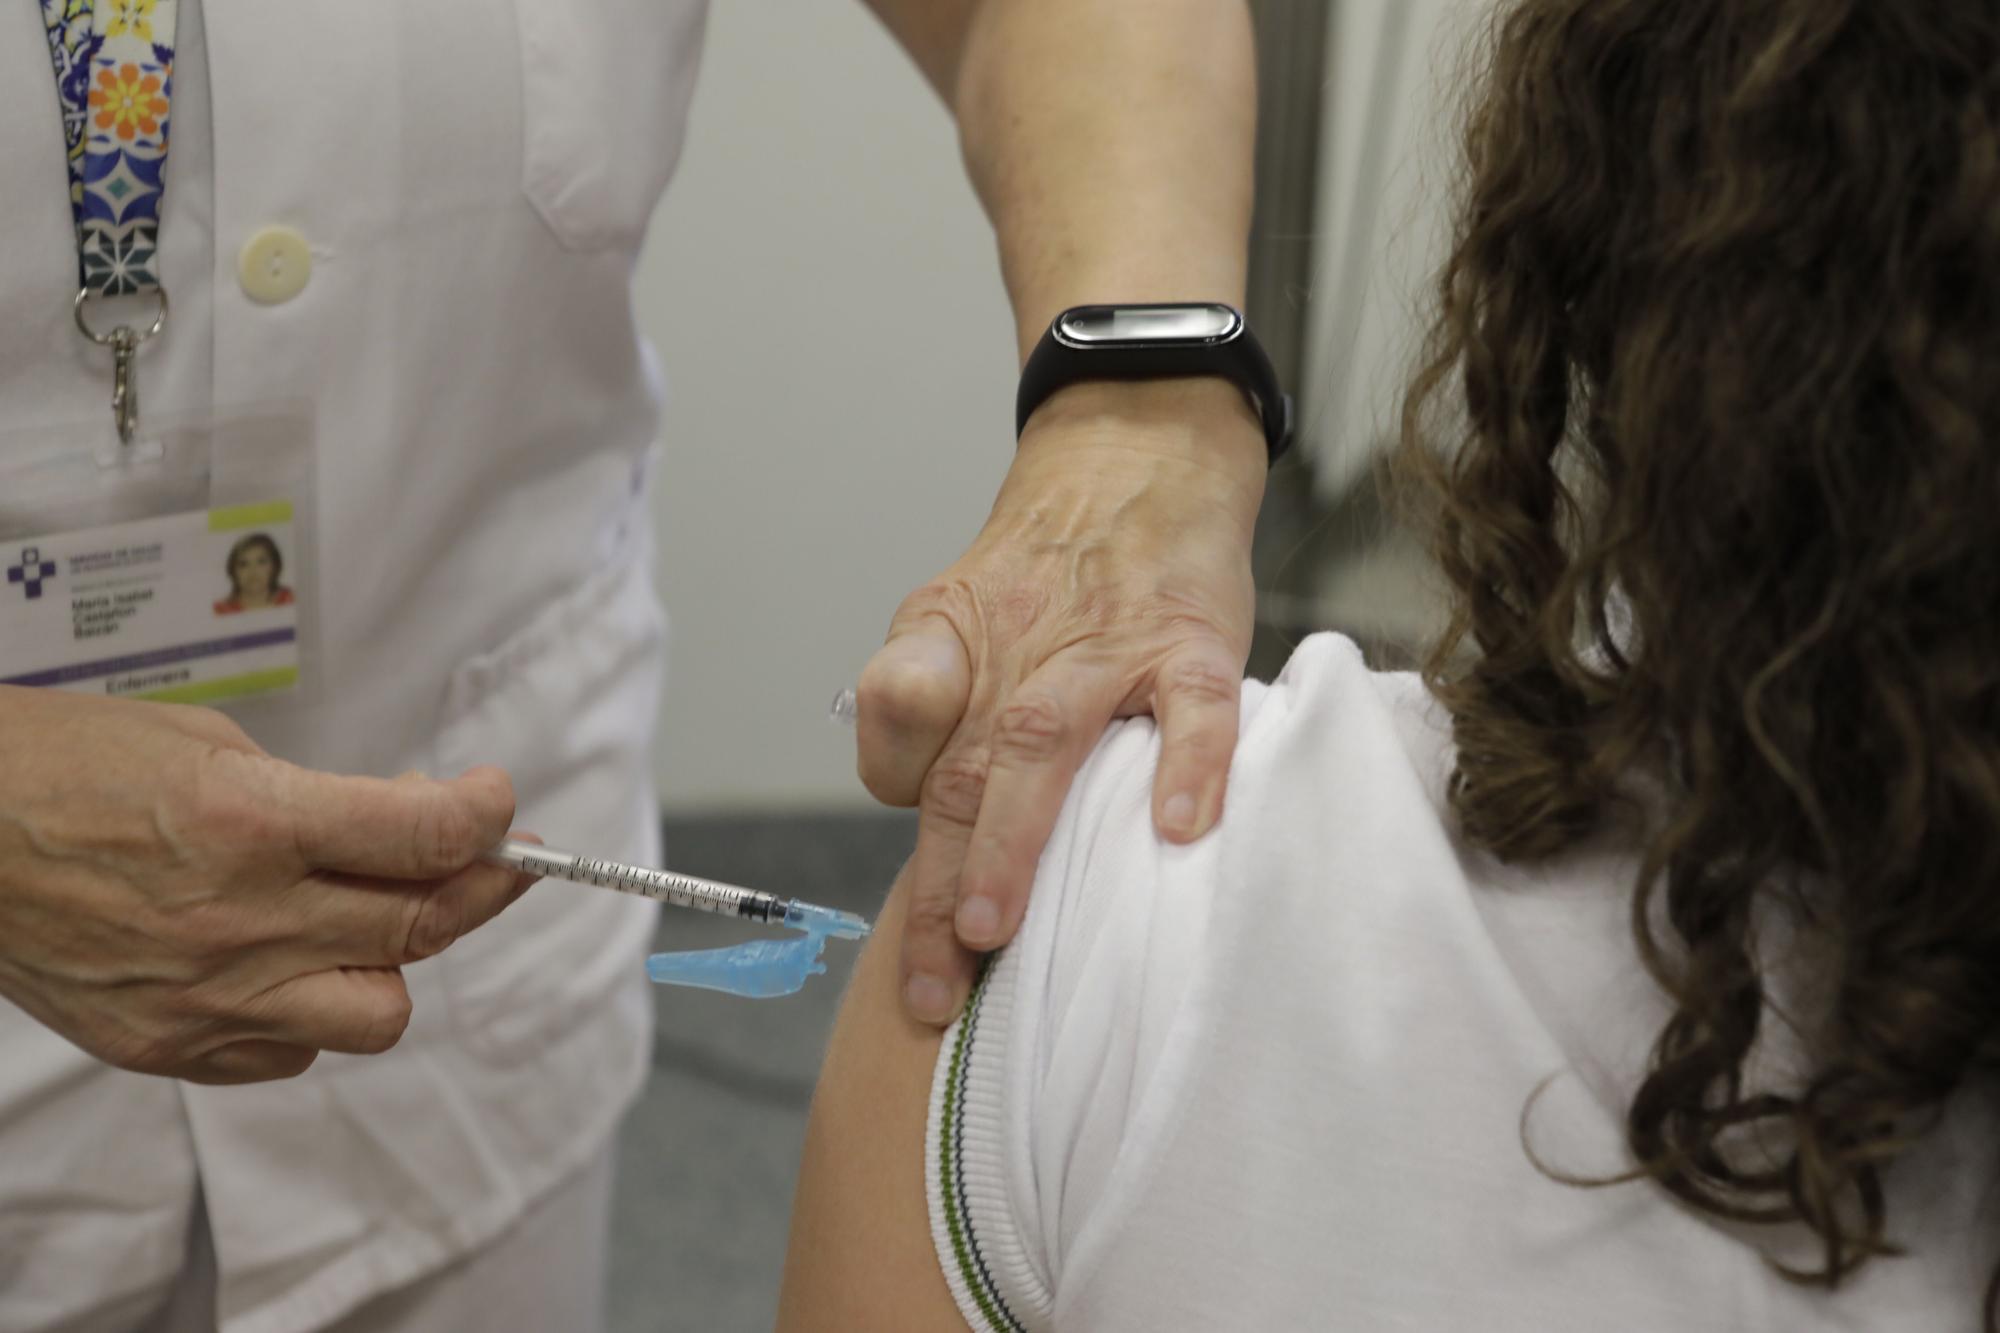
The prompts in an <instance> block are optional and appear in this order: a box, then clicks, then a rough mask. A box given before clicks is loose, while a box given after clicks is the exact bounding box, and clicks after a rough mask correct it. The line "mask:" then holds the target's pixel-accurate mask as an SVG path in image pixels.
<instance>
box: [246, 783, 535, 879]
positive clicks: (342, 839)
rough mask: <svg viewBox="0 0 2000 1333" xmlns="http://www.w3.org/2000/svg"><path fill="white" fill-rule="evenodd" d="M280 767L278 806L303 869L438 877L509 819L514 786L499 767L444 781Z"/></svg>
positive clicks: (488, 842) (458, 866)
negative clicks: (287, 825) (289, 824)
mask: <svg viewBox="0 0 2000 1333" xmlns="http://www.w3.org/2000/svg"><path fill="white" fill-rule="evenodd" d="M282 772H283V773H284V777H283V779H281V780H280V781H279V782H278V784H277V786H278V793H277V795H278V803H279V806H280V808H281V809H282V810H283V811H284V812H285V813H286V815H287V816H288V817H289V818H290V821H291V824H292V836H293V840H294V842H295V844H296V845H297V847H298V850H299V855H300V856H301V857H302V858H303V859H304V860H305V863H306V868H307V869H309V870H332V871H339V872H341V873H344V874H350V875H376V876H380V877H382V878H385V879H441V878H443V877H444V876H447V875H452V874H456V873H457V872H458V871H460V870H463V869H464V868H465V867H466V866H468V865H470V864H472V862H473V861H475V860H477V859H478V857H479V855H480V853H482V852H484V851H485V850H486V849H487V848H489V847H491V846H493V845H494V844H495V843H497V842H499V841H500V840H501V839H502V838H504V837H506V836H507V828H508V825H510V824H511V823H512V822H513V819H514V784H513V782H512V781H510V780H509V779H508V777H507V774H506V773H505V772H503V771H502V770H500V769H498V768H492V767H484V768H474V769H470V770H468V771H467V772H465V773H463V774H461V775H460V776H458V777H456V778H453V779H452V780H451V781H449V782H437V781H434V780H432V779H429V778H424V777H418V776H415V775H405V776H403V777H400V778H397V779H395V780H393V781H391V780H389V779H386V778H355V777H341V776H336V775H334V774H331V773H319V772H315V771H313V770H311V769H304V768H291V767H287V768H285V769H283V770H282Z"/></svg>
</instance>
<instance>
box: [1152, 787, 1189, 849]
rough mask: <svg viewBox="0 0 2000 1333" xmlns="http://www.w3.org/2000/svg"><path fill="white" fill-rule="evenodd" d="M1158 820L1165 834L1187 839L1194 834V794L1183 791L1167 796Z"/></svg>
mask: <svg viewBox="0 0 2000 1333" xmlns="http://www.w3.org/2000/svg"><path fill="white" fill-rule="evenodd" d="M1160 818H1161V822H1163V823H1164V824H1165V825H1166V827H1167V832H1169V833H1173V834H1177V835H1179V836H1180V837H1183V838H1185V837H1188V836H1189V835H1190V834H1192V833H1193V832H1194V793H1193V792H1186V791H1184V792H1177V793H1175V794H1174V795H1172V796H1169V797H1168V798H1167V804H1166V806H1165V807H1164V808H1163V809H1162V810H1161V811H1160Z"/></svg>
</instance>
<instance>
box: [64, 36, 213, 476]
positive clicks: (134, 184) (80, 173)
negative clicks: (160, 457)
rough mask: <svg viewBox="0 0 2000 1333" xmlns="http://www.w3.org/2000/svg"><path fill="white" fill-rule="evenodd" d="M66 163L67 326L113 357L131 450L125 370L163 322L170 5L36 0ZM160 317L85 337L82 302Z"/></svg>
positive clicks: (133, 389)
mask: <svg viewBox="0 0 2000 1333" xmlns="http://www.w3.org/2000/svg"><path fill="white" fill-rule="evenodd" d="M39 3H40V4H41V7H42V23H43V26H44V27H45V28H47V30H48V38H49V55H50V57H51V59H52V60H53V62H54V65H55V78H56V95H57V97H58V99H59V100H60V101H61V103H62V128H63V142H64V145H65V147H66V148H67V149H68V151H69V206H70V213H71V215H72V216H73V217H74V218H75V220H76V262H77V275H78V284H79V285H78V288H77V293H76V302H75V314H76V326H77V327H78V328H79V329H81V330H82V331H83V334H84V336H85V337H87V338H89V339H90V340H91V341H92V342H95V343H98V344H99V345H101V346H105V347H109V348H110V349H111V355H112V388H111V411H112V415H113V417H114V418H115V419H116V420H117V423H118V438H119V439H121V440H123V441H125V442H127V443H130V442H131V439H132V434H133V432H134V431H135V430H136V429H137V428H138V422H139V393H138V385H137V383H136V381H135V380H134V379H133V375H132V359H133V357H134V356H135V355H136V354H137V353H138V350H139V344H141V343H143V342H145V341H146V340H147V339H148V338H151V337H153V336H154V335H155V334H157V333H158V332H159V331H160V329H161V328H162V327H164V326H165V324H166V322H167V293H166V289H165V288H164V287H162V286H160V279H159V274H158V272H157V265H158V263H159V246H160V196H161V192H162V190H163V189H164V188H165V186H166V170H167V107H168V102H169V99H171V97H172V96H173V70H174V24H175V20H176V18H177V17H178V16H179V15H178V11H179V0H39ZM147 295H151V296H154V297H156V298H157V299H158V301H159V314H158V316H157V317H156V318H155V319H154V320H153V322H152V324H151V325H150V326H148V327H146V328H144V329H138V328H134V327H133V326H131V325H129V324H120V325H119V326H118V327H117V328H115V329H113V330H111V332H109V333H100V332H98V331H96V330H95V329H93V328H92V327H91V325H90V320H89V317H88V314H87V307H88V306H89V304H90V302H91V301H93V300H96V299H99V298H102V297H109V296H147Z"/></svg>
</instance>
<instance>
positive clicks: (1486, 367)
mask: <svg viewBox="0 0 2000 1333" xmlns="http://www.w3.org/2000/svg"><path fill="white" fill-rule="evenodd" d="M1482 58H1483V62H1484V68H1483V69H1482V70H1481V75H1482V77H1481V78H1480V79H1479V80H1478V81H1477V84H1476V86H1477V88H1478V90H1479V91H1478V98H1479V100H1478V105H1477V107H1476V109H1475V110H1473V112H1472V113H1471V119H1470V124H1469V128H1468V130H1467V133H1466V138H1465V150H1466V156H1467V163H1466V165H1467V167H1468V168H1469V172H1468V175H1469V180H1468V182H1467V185H1466V193H1465V199H1464V203H1463V206H1462V209H1461V211H1460V213H1459V217H1458V223H1457V230H1456V235H1455V241H1454V245H1453V250H1452V253H1451V257H1450V259H1449V262H1448V264H1447V265H1446V268H1445V270H1444V272H1443V275H1442V277H1441V280H1440V295H1441V297H1442V311H1441V313H1440V315H1439V317H1438V320H1437V323H1436V326H1435V328H1434V330H1433V333H1432V342H1431V346H1430V350H1429V352H1428V354H1427V356H1426V359H1425V364H1424V367H1423V369H1422V370H1421V372H1420V373H1419V375H1418V377H1417V379H1416V381H1415V383H1414V384H1413V386H1412V388H1411V390H1410V394H1409V397H1408V399H1407V401H1406V404H1405V411H1404V448H1403V450H1402V459H1403V461H1404V462H1405V463H1408V464H1411V465H1413V466H1414V467H1415V468H1416V470H1417V471H1418V472H1419V473H1421V474H1422V475H1423V476H1424V477H1425V478H1426V479H1427V480H1428V482H1429V483H1430V486H1429V490H1430V492H1431V499H1432V503H1433V505H1434V508H1435V512H1434V514H1433V515H1432V517H1433V518H1434V520H1435V522H1436V529H1435V530H1436V533H1437V549H1438V554H1439V557H1440V560H1441V563H1442V567H1443V570H1444V572H1445V575H1446V577H1447V579H1448V582H1449V585H1450V591H1451V594H1452V601H1453V615H1452V619H1451V623H1450V626H1449V629H1448V631H1447V633H1446V635H1445V636H1444V638H1443V640H1442V641H1441V643H1440V644H1439V645H1438V646H1437V649H1436V650H1435V652H1434V654H1433V655H1432V657H1431V658H1430V660H1429V663H1428V667H1427V677H1428V680H1429V683H1430V686H1431V688H1432V690H1433V691H1434V692H1435V694H1436V695H1437V696H1438V697H1439V698H1440V699H1441V700H1442V701H1443V702H1444V704H1445V705H1446V706H1447V707H1448V709H1449V710H1450V712H1451V715H1452V718H1453V723H1454V731H1455V735H1456V739H1457V744H1458V765H1457V771H1456V774H1455V775H1454V779H1453V790H1452V802H1453V808H1454V811H1455V814H1456V817H1457V818H1458V819H1459V820H1460V821H1461V822H1462V825H1463V828H1464V830H1465V832H1466V834H1467V835H1468V836H1469V837H1470V838H1471V839H1473V840H1474V841H1476V842H1477V843H1479V844H1481V845H1483V846H1485V847H1487V848H1489V849H1490V850H1492V851H1493V852H1494V853H1496V854H1497V855H1499V856H1500V857H1502V858H1504V859H1507V860H1515V861H1519V860H1535V859H1540V858H1544V857H1548V856H1551V855H1553V854H1555V853H1557V852H1559V851H1561V850H1563V849H1565V848H1567V847H1569V846H1571V845H1572V844H1574V843H1575V842H1576V841H1577V840H1578V839H1579V838H1580V837H1582V836H1583V835H1585V834H1586V833H1588V832H1591V831H1593V830H1595V829H1598V828H1601V827H1604V826H1606V824H1607V823H1608V822H1609V821H1612V820H1625V819H1631V820H1632V821H1633V822H1632V823H1631V825H1630V827H1631V828H1632V829H1634V830H1635V833H1636V836H1637V837H1638V838H1639V839H1640V842H1641V845H1642V846H1643V848H1644V854H1643V857H1642V859H1641V865H1640V872H1639V878H1638V884H1637V886H1636V891H1635V894H1634V903H1633V922H1634V929H1635V931H1636V933H1637V936H1638V941H1639V948H1640V952H1641V955H1642V957H1643V958H1644V960H1645V962H1646V965H1647V966H1648V968H1649V969H1650V970H1651V971H1652V973H1653V975H1654V976H1655V977H1656V978H1657V980H1658V981H1659V983H1660V984H1661V986H1662V987H1663V988H1664V989H1665V991H1666V992H1667V994H1668V996H1669V997H1670V999H1671V1000H1672V1002H1673V1004H1674V1006H1675V1008H1676V1012H1675V1014H1674V1016H1673V1017H1672V1019H1671V1021H1669V1022H1668V1024H1667V1025H1666V1027H1665V1030H1664V1031H1662V1032H1661V1034H1660V1036H1659V1038H1658V1041H1657V1043H1656V1045H1655V1047H1654V1050H1653V1055H1652V1060H1651V1064H1650V1066H1649V1071H1648V1074H1647V1076H1646V1077H1645V1079H1644V1081H1643V1084H1642V1085H1641V1086H1640V1088H1639V1089H1638V1091H1637V1093H1636V1095H1635V1097H1634V1099H1633V1102H1632V1104H1631V1107H1630V1109H1629V1113H1628V1116H1627V1131H1628V1136H1629V1141H1630V1146H1631V1148H1632V1150H1633V1153H1634V1155H1635V1158H1636V1160H1637V1162H1638V1163H1639V1171H1638V1172H1637V1173H1635V1174H1643V1175H1645V1176H1650V1177H1652V1178H1653V1179H1655V1180H1657V1181H1658V1182H1659V1183H1660V1184H1661V1185H1663V1186H1664V1187H1666V1188H1667V1189H1668V1190H1670V1191H1672V1192H1673V1193H1674V1194H1675V1195H1677V1196H1679V1197H1680V1198H1682V1199H1683V1200H1685V1201H1687V1202H1688V1203H1690V1204H1692V1205H1694V1206H1695V1207H1697V1208H1699V1209H1701V1210H1703V1211H1705V1212H1708V1213H1710V1214H1714V1215H1720V1216H1724V1217H1728V1218H1733V1219H1743V1220H1751V1221H1759V1222H1779V1221H1803V1222H1804V1223H1805V1224H1806V1225H1808V1226H1809V1227H1810V1228H1811V1229H1812V1231H1813V1232H1814V1233H1815V1234H1816V1236H1817V1237H1818V1238H1819V1240H1820V1241H1821V1243H1822V1244H1821V1257H1820V1261H1819V1262H1818V1264H1817V1265H1816V1267H1814V1268H1813V1269H1811V1270H1809V1271H1806V1272H1797V1273H1791V1275H1792V1276H1794V1277H1797V1278H1798V1279H1799V1280H1805V1281H1813V1282H1818V1283H1822V1284H1824V1285H1826V1286H1829V1287H1832V1286H1836V1285H1838V1284H1839V1283H1840V1281H1841V1280H1842V1278H1843V1277H1845V1276H1846V1275H1848V1274H1850V1273H1851V1272H1852V1271H1853V1270H1854V1268H1855V1267H1856V1266H1857V1265H1858V1264H1860V1263H1862V1262H1864V1261H1865V1260H1866V1259H1867V1258H1868V1257H1869V1256H1871V1255H1877V1254H1884V1253H1892V1252H1893V1251H1894V1247H1893V1245H1892V1244H1891V1243H1890V1238H1889V1235H1888V1232H1887V1221H1888V1219H1887V1216H1886V1214H1887V1207H1886V1203H1885V1192H1884V1188H1883V1182H1884V1178H1885V1173H1886V1172H1887V1171H1888V1170H1889V1169H1890V1168H1891V1166H1892V1164H1893V1163H1894V1161H1895V1160H1896V1158H1897V1157H1898V1155H1899V1154H1900V1153H1901V1152H1903V1151H1904V1150H1905V1149H1906V1148H1907V1147H1908V1146H1909V1145H1910V1144H1911V1143H1912V1142H1914V1141H1915V1139H1916V1138H1917V1137H1918V1136H1919V1135H1920V1134H1921V1133H1922V1132H1923V1127H1924V1125H1925V1124H1926V1123H1927V1121H1928V1120H1930V1119H1932V1118H1934V1117H1935V1116H1936V1115H1937V1114H1939V1113H1940V1112H1941V1111H1942V1108H1943V1107H1944V1104H1945V1103H1946V1101H1947V1099H1949V1098H1951V1097H1952V1095H1953V1093H1954V1091H1955V1090H1957V1089H1959V1088H1960V1087H1961V1085H1963V1084H1965V1083H1966V1082H1967V1081H1968V1080H1969V1079H1971V1078H1975V1077H1978V1078H1984V1077H1985V1076H1986V1075H1987V1074H1988V1073H1990V1071H1991V1070H1992V1069H1993V1067H1994V1065H1995V1057H1996V1055H2000V898H1996V892H1997V891H2000V534H1996V532H1995V525H1996V524H2000V5H1996V4H1994V3H1993V0H1908V2H1904V0H1897V2H1896V3H1882V2H1880V0H1519V2H1518V3H1513V4H1511V5H1509V6H1507V7H1506V8H1505V10H1504V12H1502V13H1501V14H1500V15H1499V16H1498V17H1497V19H1496V20H1495V23H1494V26H1493V29H1492V31H1491V34H1490V41H1489V42H1488V43H1486V44H1485V46H1483V47H1482ZM1441 437H1442V438H1441ZM1635 778H1636V779H1637V780H1638V781H1637V783H1636V784H1635ZM1635 787H1643V788H1644V789H1645V790H1646V791H1647V792H1649V793H1650V795H1649V796H1648V797H1647V798H1645V799H1640V798H1637V797H1635V795H1634V793H1635ZM1649 811H1650V813H1648V812H1649ZM1772 902H1776V903H1780V904H1783V905H1784V908H1785V910H1787V911H1790V912H1795V913H1799V914H1801V915H1802V916H1803V918H1804V919H1805V920H1807V921H1809V922H1810V923H1811V924H1812V926H1813V927H1814V928H1815V929H1816V930H1819V931H1823V932H1824V937H1825V938H1826V939H1827V940H1829V941H1831V946H1832V948H1831V957H1832V959H1833V960H1834V961H1833V962H1832V963H1831V964H1830V965H1829V966H1830V975H1827V976H1824V977H1821V978H1817V979H1816V981H1817V982H1818V983H1819V984H1821V985H1822V986H1823V988H1824V993H1825V995H1826V996H1827V997H1828V999H1827V1002H1826V1007H1825V1012H1824V1013H1815V1014H1814V1015H1813V1029H1812V1042H1811V1046H1810V1052H1811V1070H1810V1074H1809V1076H1808V1077H1806V1078H1805V1079H1803V1080H1802V1081H1801V1082H1800V1083H1799V1085H1797V1086H1795V1087H1792V1088H1790V1089H1788V1090H1784V1091H1776V1092H1774V1091H1769V1090H1757V1089H1751V1088H1750V1087H1748V1086H1747V1085H1746V1080H1745V1078H1744V1067H1745V1060H1746V1057H1747V1056H1749V1054H1750V1052H1751V1050H1752V1047H1753V1044H1754V1043H1755V1042H1756V1040H1757V1036H1758V1031H1759V1027H1760V1024H1761V1023H1765V1022H1766V1021H1767V1011H1769V1010H1770V1009H1771V1006H1772V1000H1771V996H1770V995H1769V994H1768V993H1767V980H1768V978H1767V977H1766V975H1765V968H1764V962H1765V960H1761V959H1760V958H1759V956H1758V953H1757V949H1756V944H1757V939H1756V932H1755V925H1756V921H1757V919H1758V918H1757V912H1756V910H1753V909H1759V908H1761V907H1763V906H1764V905H1765V904H1768V903H1772ZM1753 1128H1755V1129H1763V1130H1770V1129H1776V1130H1779V1131H1782V1134H1781V1136H1780V1139H1779V1141H1780V1142H1781V1143H1783V1144H1784V1145H1786V1146H1785V1147H1784V1148H1782V1149H1781V1151H1780V1153H1779V1158H1778V1161H1777V1164H1776V1165H1775V1166H1772V1165H1771V1164H1770V1161H1769V1160H1768V1159H1767V1158H1759V1159H1758V1161H1757V1164H1756V1165H1755V1166H1751V1165H1746V1164H1745V1163H1744V1161H1742V1160H1741V1159H1742V1158H1743V1156H1744V1154H1742V1153H1740V1152H1739V1153H1735V1154H1732V1152H1731V1151H1730V1149H1731V1146H1732V1145H1733V1144H1736V1143H1737V1142H1738V1141H1739V1140H1740V1139H1741V1138H1742V1137H1743V1136H1744V1135H1745V1133H1746V1131H1747V1130H1749V1129H1753ZM1787 1271H1788V1272H1790V1270H1787ZM1994 1305H1995V1296H1994V1293H1993V1291H1992V1290H1989V1292H1988V1295H1987V1308H1986V1320H1987V1325H1988V1327H1989V1328H1990V1327H1992V1326H1993V1324H1994Z"/></svg>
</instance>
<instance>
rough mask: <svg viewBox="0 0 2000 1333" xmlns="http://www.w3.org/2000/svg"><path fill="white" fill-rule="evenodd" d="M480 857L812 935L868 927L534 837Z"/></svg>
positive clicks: (855, 933) (854, 933)
mask: <svg viewBox="0 0 2000 1333" xmlns="http://www.w3.org/2000/svg"><path fill="white" fill-rule="evenodd" d="M481 859H483V860H485V861H488V862H491V863H492V864H494V865H498V866H505V867H507V868H508V869H509V870H519V871H524V872H526V873H527V874H530V875H540V876H541V877H542V878H544V879H561V880H568V881H569V882H570V883H572V884H591V885H595V886H596V887H597V888H600V889H616V890H617V891H618V892H620V893H636V894H638V895H639V896H640V897H642V898H652V899H655V900H656V901H659V902H663V903H667V904H670V905H672V906H674V907H692V908H694V909H695V910H696V911H698V912H713V913H714V914H716V915H717V916H733V917H738V918H740V919H742V920H745V921H756V922H761V923H763V924H765V925H773V926H779V925H782V926H790V927H791V928H792V929H794V930H806V931H811V932H813V933H814V934H816V935H831V936H834V937H836V938H839V939H844V940H858V939H860V938H861V937H862V936H864V935H866V934H867V933H868V930H869V926H868V923H867V922H866V921H864V920H862V919H861V918H860V917H858V916H856V915H855V914H854V913H852V912H843V911H839V910H837V909H835V908H832V907H820V906H817V905H815V904H813V903H807V902H800V901H799V900H798V899H797V898H780V897H779V896H778V895H777V894H775V893H765V892H763V891H762V890H761V889H746V888H742V887H740V886H738V885H735V884H721V883H718V882H716V881H715V880H712V879H697V878H695V877H694V876H692V875H679V874H675V873H674V872H673V871H671V870H650V869H648V868H646V867H645V866H633V865H626V864H624V863H623V862H619V861H607V860H604V859H603V858H601V857H595V856H579V855H578V854H577V853H575V852H565V851H559V850H557V849H556V848H554V847H543V846H541V845H540V844H538V843H532V842H516V841H514V840H512V839H509V840H508V841H506V842H503V843H501V844H500V845H499V846H498V847H495V848H494V849H493V850H492V851H490V852H488V853H486V855H485V856H484V857H483V858H481Z"/></svg>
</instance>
